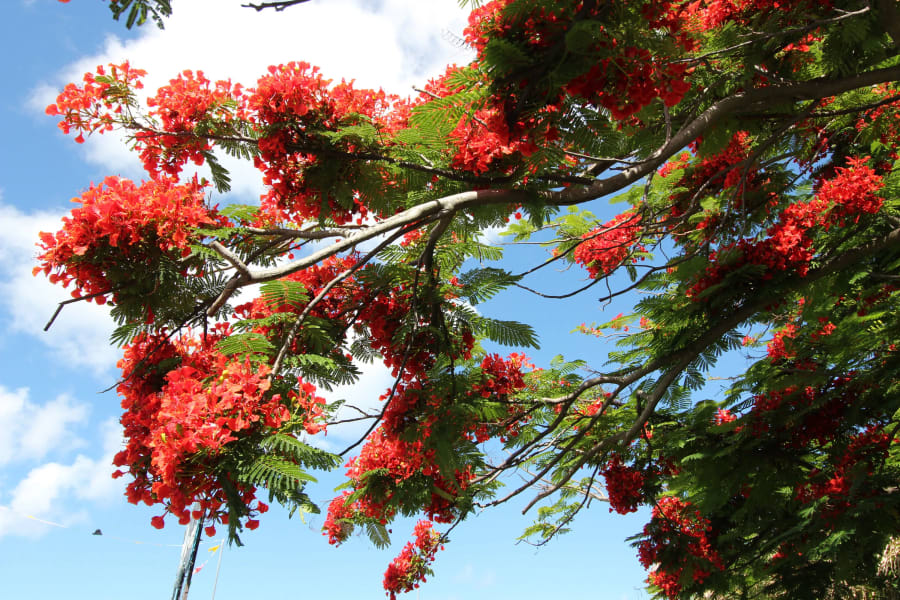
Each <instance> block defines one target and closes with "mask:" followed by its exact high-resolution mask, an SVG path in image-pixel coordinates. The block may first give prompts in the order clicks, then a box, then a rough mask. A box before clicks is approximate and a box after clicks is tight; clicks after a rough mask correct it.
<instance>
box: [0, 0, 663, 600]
mask: <svg viewBox="0 0 900 600" xmlns="http://www.w3.org/2000/svg"><path fill="white" fill-rule="evenodd" d="M240 4H241V0H190V1H187V0H176V1H175V2H174V8H175V12H176V14H175V17H174V18H173V19H172V20H171V21H170V22H169V23H168V26H167V28H166V30H165V31H159V30H157V29H156V28H155V27H153V26H152V25H148V26H146V27H145V28H143V29H141V30H138V31H136V32H128V31H127V30H126V29H125V28H124V25H123V24H120V23H116V22H114V21H112V20H111V18H110V17H109V12H108V10H107V8H106V5H107V3H106V2H104V1H102V0H72V2H70V3H69V4H61V3H59V2H57V1H56V0H7V1H6V2H4V10H3V18H2V21H0V22H2V25H0V27H2V36H0V46H2V55H3V56H4V60H3V61H2V62H0V77H2V79H0V80H2V82H3V85H2V86H0V127H2V129H0V130H2V131H3V132H4V138H3V141H2V143H0V270H2V276H0V331H2V335H0V424H2V430H0V565H2V567H0V573H2V575H3V577H2V579H0V596H2V597H7V598H18V597H29V598H50V597H59V596H64V597H66V598H68V599H71V600H79V599H81V598H85V599H87V598H90V599H91V600H105V599H107V598H109V599H114V598H115V599H118V598H122V597H126V596H127V597H128V598H130V599H131V600H141V599H143V598H147V599H151V598H152V599H154V600H158V599H159V598H162V597H166V594H169V593H170V590H171V587H172V582H173V580H174V575H175V568H176V566H177V562H178V557H179V552H180V550H179V546H180V544H181V541H182V536H183V528H181V527H179V526H177V525H176V524H174V522H170V523H169V524H168V525H167V527H166V528H165V529H164V530H162V531H157V530H155V529H153V528H152V527H150V524H149V522H150V517H151V516H153V515H155V514H159V512H160V511H159V510H158V509H152V508H147V507H136V506H133V505H131V504H128V503H127V502H126V500H125V498H124V496H123V494H122V492H123V483H122V480H117V481H114V480H112V479H111V478H110V476H109V475H110V473H111V472H112V470H113V469H112V466H111V464H110V459H111V456H112V454H113V453H114V452H115V451H116V450H117V449H118V448H119V446H120V443H121V440H120V433H119V429H118V425H117V419H118V414H119V403H118V399H117V398H116V396H115V393H114V392H106V393H100V391H101V390H103V389H106V388H108V387H110V386H112V385H113V384H114V383H115V381H116V371H115V362H116V360H117V358H118V352H117V350H116V349H115V348H113V347H111V346H110V344H109V343H108V341H107V338H108V335H109V332H110V330H111V325H110V321H109V319H108V317H107V316H106V313H105V311H104V309H102V308H100V307H97V306H95V305H89V306H80V305H72V306H69V307H67V308H66V309H65V310H64V311H63V313H62V315H61V316H60V318H59V319H58V320H57V322H56V323H55V324H54V326H53V328H52V329H51V330H50V331H49V332H47V333H45V332H43V331H42V328H43V325H44V323H46V321H47V319H48V318H49V317H50V315H51V314H52V312H53V310H54V308H55V305H56V303H57V302H59V301H60V300H63V299H65V298H66V295H65V292H64V291H62V290H59V289H55V288H53V287H52V286H50V285H49V284H48V283H47V282H46V281H44V280H43V279H37V278H34V277H32V276H31V268H32V266H33V257H34V254H35V247H34V242H35V240H36V239H37V232H38V231H40V230H50V231H55V230H56V229H58V223H59V219H60V217H61V216H62V215H63V214H64V213H65V211H66V210H68V208H69V206H70V205H69V203H68V200H69V198H71V197H72V196H75V195H78V194H79V192H80V191H81V190H83V189H84V188H86V187H87V186H88V185H90V184H91V182H98V181H100V180H102V179H103V178H104V177H105V176H106V175H108V174H117V175H121V176H125V177H132V178H140V177H141V172H140V170H139V163H138V161H137V160H136V159H135V158H134V156H132V155H129V153H128V152H127V150H126V149H125V147H124V145H123V144H122V142H121V141H120V140H118V139H116V138H115V137H112V136H110V137H102V138H95V139H89V140H88V143H86V144H84V145H77V144H75V143H74V142H73V141H72V139H71V138H67V137H64V136H63V135H62V134H61V133H60V132H59V131H58V130H57V128H56V124H55V120H54V119H53V118H50V117H47V116H45V115H44V113H43V109H44V107H45V106H46V105H47V104H48V103H49V102H50V101H51V100H52V99H53V98H54V97H55V94H56V93H57V91H58V90H59V89H60V88H61V87H62V86H63V85H64V84H65V83H66V82H68V81H75V80H79V79H80V77H81V74H82V73H84V72H85V71H88V70H93V69H94V67H95V66H96V65H98V64H105V63H107V62H111V61H114V62H120V61H121V60H123V59H126V58H127V59H129V60H130V61H131V62H132V64H133V65H134V66H136V67H139V68H142V69H145V70H147V71H148V72H149V75H148V77H147V78H146V80H145V81H146V85H147V88H148V89H150V90H154V89H155V88H156V86H158V85H160V84H162V83H164V82H166V81H167V80H168V79H169V78H170V77H172V76H174V75H175V74H176V73H177V72H178V71H180V70H182V69H187V68H190V69H194V70H197V69H202V70H204V71H205V72H206V73H207V75H208V76H209V77H210V78H211V79H218V78H228V77H231V78H232V79H233V80H235V81H241V82H242V83H245V84H247V85H252V83H253V82H254V80H255V78H256V76H258V75H259V74H261V73H263V72H264V70H265V67H266V66H267V65H269V64H278V63H282V62H287V61H290V60H305V61H308V62H311V63H312V64H318V65H320V66H321V67H322V69H323V72H324V73H325V75H326V76H328V77H332V78H335V79H340V78H341V77H344V78H347V79H351V78H353V79H356V80H357V82H358V84H359V85H362V86H370V87H384V88H385V89H387V90H388V91H392V92H396V93H407V92H408V91H409V90H410V86H411V85H413V84H416V83H419V84H421V83H422V82H424V81H425V80H426V79H427V78H428V77H430V76H434V75H437V74H438V73H440V72H441V71H442V70H443V66H444V65H446V64H447V63H449V62H459V63H464V62H466V61H467V60H468V54H467V52H466V51H465V50H464V49H461V48H460V47H459V46H458V45H454V43H453V40H454V39H456V36H459V35H460V34H461V32H462V28H463V26H464V23H465V14H464V13H463V11H461V10H460V9H459V8H458V6H457V3H456V1H455V0H428V1H425V2H423V1H421V0H418V1H409V0H381V1H379V2H362V1H353V0H327V1H325V0H320V1H318V2H316V1H313V2H310V3H308V4H304V5H302V6H299V7H296V8H294V9H292V10H289V11H286V12H284V13H279V14H275V13H269V14H256V13H254V12H252V11H250V10H248V9H242V8H240V6H239V5H240ZM233 176H234V182H235V185H234V192H233V193H232V195H231V196H230V197H229V198H223V199H221V201H222V202H228V201H242V202H252V201H253V199H254V198H255V197H257V196H258V195H259V193H260V190H261V187H260V186H261V184H260V181H259V177H258V175H257V174H256V173H255V172H254V171H253V170H252V169H248V168H246V167H240V168H237V169H235V170H234V171H233ZM601 210H603V212H602V213H601ZM606 210H608V209H597V212H598V213H600V216H601V217H603V216H605V212H606ZM610 213H611V211H610ZM526 258H529V257H528V256H523V257H520V258H519V259H518V260H525V259H526ZM530 258H532V259H533V257H530ZM542 277H543V275H542ZM548 277H549V278H548V279H547V280H546V281H545V280H542V279H538V280H536V281H531V282H530V284H532V285H534V286H535V287H538V288H541V289H544V290H547V289H552V288H553V287H554V286H556V285H563V286H564V289H566V291H568V290H570V289H574V288H575V287H577V286H578V285H580V284H581V283H583V277H584V274H583V273H580V272H569V273H563V274H557V273H551V274H550V275H549V276H548ZM555 277H560V278H561V279H559V280H558V279H555ZM560 281H562V282H563V283H560ZM595 289H596V288H595ZM598 294H599V292H593V291H592V292H590V293H589V294H587V295H586V296H585V297H584V298H580V299H577V300H573V301H570V302H567V303H562V304H554V305H552V306H551V307H550V309H549V310H548V309H547V307H543V308H541V307H540V306H539V305H537V304H535V303H533V302H531V301H530V300H529V299H528V298H527V297H525V296H519V295H516V296H513V297H507V298H505V299H501V300H498V301H494V302H492V303H491V304H489V305H485V307H483V308H482V310H485V311H490V312H492V314H495V315H497V316H502V317H503V318H518V319H522V320H528V321H531V322H533V323H534V324H535V325H536V326H537V328H538V330H539V332H540V333H541V337H542V340H543V344H544V347H543V349H542V351H540V352H537V353H532V355H534V356H535V357H536V359H537V361H538V362H546V361H547V360H549V358H550V357H551V356H553V355H554V354H557V353H560V352H564V353H565V354H566V355H567V357H570V358H575V357H582V358H586V359H589V360H591V359H593V360H595V362H597V363H601V362H603V361H602V359H603V356H604V347H603V346H602V345H601V342H599V341H597V340H594V339H593V338H585V337H583V336H574V335H570V334H569V331H571V330H572V329H573V328H574V327H575V326H577V325H578V324H580V323H581V322H584V321H587V322H591V321H598V322H599V321H606V320H608V319H609V318H611V316H613V315H615V314H616V313H617V312H620V311H622V310H624V309H625V307H624V306H615V305H614V306H610V307H606V309H605V312H602V313H601V307H599V306H598V305H597V303H596V296H597V295H598ZM386 385H387V383H386V378H385V374H384V373H381V372H379V371H377V370H374V369H372V370H369V371H367V372H366V374H365V376H364V378H363V380H362V381H361V382H360V383H359V384H358V385H357V386H356V387H355V388H353V389H349V390H342V391H341V394H342V395H343V396H346V397H352V398H354V399H356V398H362V399H363V400H362V401H363V402H365V399H366V398H376V397H377V396H378V394H379V393H380V392H381V391H382V390H383V388H384V387H386ZM353 433H354V431H344V432H335V433H333V434H332V435H331V436H330V437H329V438H328V443H329V444H333V445H334V446H335V447H338V446H341V445H342V444H344V443H345V442H346V441H347V440H349V439H351V437H352V435H353ZM340 474H341V473H340V472H337V473H334V474H329V475H326V476H323V477H321V478H320V483H319V484H318V485H316V486H315V487H313V488H311V491H312V496H313V498H314V499H316V500H318V501H321V502H322V503H325V504H327V501H328V500H329V499H330V498H331V497H333V496H334V495H335V494H334V492H333V488H334V487H335V485H337V484H338V483H339V482H340ZM525 500H527V498H523V499H522V500H521V501H513V502H511V503H510V504H509V505H508V506H504V507H501V508H498V509H494V510H490V511H487V512H486V513H484V514H480V515H477V516H475V517H472V518H470V519H469V520H468V521H466V522H465V523H463V524H462V525H461V526H460V527H458V528H457V529H456V530H455V531H454V532H453V536H452V543H450V544H448V545H447V549H446V550H445V551H444V552H442V553H440V554H439V555H438V558H437V562H436V563H435V570H436V576H435V577H434V578H433V579H432V580H430V581H429V582H428V584H427V585H425V586H423V588H421V589H420V590H419V593H418V597H419V598H423V599H429V600H430V599H444V600H451V599H453V598H460V599H461V598H466V599H468V600H480V599H482V598H483V599H488V598H490V599H491V600H495V599H497V598H518V599H526V600H527V599H531V598H534V599H538V598H541V599H544V598H548V597H563V598H603V599H605V598H610V599H613V600H619V599H623V600H626V599H627V600H631V599H635V598H643V597H646V596H645V594H644V593H643V592H641V591H640V589H641V587H642V582H643V580H644V577H645V574H644V572H643V571H642V569H641V568H640V566H639V565H638V563H637V559H636V557H635V551H634V550H633V549H632V548H630V547H629V546H628V545H627V544H626V543H625V542H624V541H623V540H624V538H625V537H627V536H628V535H631V534H633V533H635V532H637V531H639V529H640V528H641V526H642V523H643V520H644V519H645V518H646V515H645V514H644V513H639V514H637V515H630V516H629V517H621V516H619V515H611V514H609V512H608V510H607V505H606V504H597V505H595V506H594V507H593V508H592V510H590V511H587V512H585V513H584V514H583V515H582V516H581V517H580V518H579V519H578V520H577V522H576V526H575V531H574V532H573V533H571V534H569V535H566V536H563V537H562V538H560V539H559V540H557V541H555V542H552V543H551V544H549V545H548V546H546V547H544V548H541V549H535V548H533V547H531V546H528V545H526V544H516V543H515V540H516V538H517V537H518V535H520V534H521V532H522V530H523V529H524V528H525V527H526V526H527V525H528V524H530V522H531V519H532V517H531V516H530V515H525V516H523V515H521V514H520V511H521V508H522V506H523V505H524V501H525ZM321 522H322V519H321V518H320V517H312V518H310V519H308V521H307V522H306V523H304V522H301V521H300V520H299V519H296V518H295V519H288V518H287V516H286V515H285V514H283V513H282V512H280V511H278V510H277V509H274V510H273V511H272V512H270V513H269V514H267V515H265V516H264V518H263V520H262V525H261V526H260V528H259V529H258V530H257V531H255V532H247V533H246V535H244V536H243V537H244V541H245V543H246V546H245V547H243V548H228V549H227V550H226V551H225V555H224V559H223V563H222V570H221V574H220V577H219V583H218V588H217V591H216V598H219V599H223V600H227V599H229V598H235V599H236V598H246V597H247V596H248V594H253V595H254V596H266V595H275V594H278V595H284V596H288V597H292V596H295V595H296V596H302V597H310V598H315V597H328V598H331V599H335V600H336V599H343V598H348V599H349V598H353V599H365V598H373V599H374V598H383V597H384V594H383V591H382V590H381V577H382V574H383V572H384V569H385V567H386V566H387V564H388V562H389V561H390V560H391V558H393V556H394V555H395V554H396V553H397V551H398V550H399V548H400V547H401V546H402V544H403V543H405V541H406V539H407V537H408V536H409V535H410V534H411V530H412V523H411V522H400V523H397V524H396V525H395V526H394V528H393V530H394V536H395V542H396V543H395V545H394V547H393V548H392V549H389V550H384V551H378V550H376V549H374V548H373V547H372V546H371V544H370V543H369V542H368V541H367V540H366V539H364V538H358V539H356V538H354V539H351V540H350V541H349V542H348V543H346V544H345V545H344V546H342V547H341V548H337V549H335V548H332V547H330V546H328V544H327V543H326V541H325V539H324V537H323V536H322V535H321V534H320V532H319V528H320V526H321ZM97 528H99V529H101V530H102V532H103V535H102V536H93V535H91V533H92V532H93V531H94V530H95V529H97ZM215 543H216V541H215V540H208V541H204V546H203V547H202V548H201V550H200V557H199V559H198V564H202V563H204V561H207V560H208V564H206V566H205V567H204V568H203V570H201V572H200V573H198V574H197V575H196V576H195V578H194V583H193V586H192V590H191V598H205V597H209V596H210V594H211V589H212V583H213V579H214V577H213V576H214V572H215V563H216V560H217V558H218V555H216V554H212V553H209V552H208V551H207V549H208V548H209V547H210V546H212V545H214V544H215ZM415 596H416V595H415V594H410V595H408V597H409V598H413V597H415Z"/></svg>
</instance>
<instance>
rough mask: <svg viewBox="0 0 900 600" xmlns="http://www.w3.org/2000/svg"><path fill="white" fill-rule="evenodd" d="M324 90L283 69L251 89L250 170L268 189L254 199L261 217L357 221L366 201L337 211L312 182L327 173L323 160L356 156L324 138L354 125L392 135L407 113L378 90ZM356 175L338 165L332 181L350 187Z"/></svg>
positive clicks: (310, 76) (344, 86) (304, 69)
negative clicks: (255, 139) (254, 144)
mask: <svg viewBox="0 0 900 600" xmlns="http://www.w3.org/2000/svg"><path fill="white" fill-rule="evenodd" d="M330 84H331V80H329V79H325V78H324V77H322V75H321V73H320V72H319V69H318V67H313V66H311V65H309V64H308V63H305V62H299V63H298V62H291V63H288V64H287V65H279V66H277V67H275V66H273V67H269V74H268V75H265V76H263V77H261V78H260V79H259V81H258V82H257V85H256V89H254V90H251V94H250V97H249V98H248V101H247V106H248V108H249V109H250V110H251V111H253V114H252V116H251V121H252V122H253V123H254V124H255V125H256V126H257V127H258V128H259V129H260V131H261V133H262V135H261V136H260V138H259V150H260V155H259V156H258V157H257V158H256V159H255V163H256V166H257V168H259V169H260V170H261V171H262V172H263V175H264V179H263V180H264V182H265V183H266V184H267V185H268V186H270V188H271V189H270V191H269V192H268V193H267V194H266V195H264V196H263V198H262V200H263V202H262V204H263V209H264V210H265V211H267V212H271V213H273V214H280V215H283V216H285V217H287V218H297V219H298V220H301V221H302V220H306V219H315V218H318V216H319V214H320V212H321V210H322V208H323V206H326V207H327V212H328V215H329V216H330V217H331V218H333V219H334V220H335V221H337V222H338V223H347V222H350V221H351V220H352V219H353V218H357V219H359V220H360V222H361V220H362V219H363V218H365V216H366V214H367V211H368V209H367V208H366V207H367V204H368V203H367V202H366V199H364V198H356V200H357V202H354V203H352V205H349V204H348V203H347V202H344V203H343V204H342V203H341V202H340V201H339V199H338V198H337V197H335V196H334V195H333V194H332V193H331V192H330V191H329V190H327V189H322V185H324V182H317V181H315V176H314V174H315V171H316V169H317V168H324V167H327V166H328V164H329V163H328V161H331V162H332V163H333V162H334V160H335V157H336V156H340V155H341V154H342V153H353V152H354V151H357V150H359V149H360V148H358V147H357V146H355V145H354V144H352V143H350V144H347V143H340V144H337V145H335V143H334V142H332V141H331V140H330V139H329V138H328V137H327V136H326V135H325V134H326V133H327V132H334V131H336V130H338V129H339V128H341V127H343V126H347V125H356V124H359V123H367V124H374V125H375V126H376V127H377V128H379V129H380V130H382V131H385V132H392V131H396V130H397V129H399V128H401V127H402V126H404V124H405V117H406V116H407V115H408V107H407V106H406V103H405V102H401V101H400V99H399V97H397V96H394V95H389V94H386V93H385V92H384V91H382V90H378V91H374V90H368V89H356V88H354V87H353V83H352V82H350V83H348V82H346V81H342V82H341V83H339V84H337V85H334V86H331V85H330ZM328 150H331V151H332V156H328ZM317 151H318V152H317ZM322 152H324V154H325V156H323V154H322ZM358 169H359V165H358V164H357V163H352V162H346V163H344V165H343V167H342V172H341V174H340V178H341V179H342V180H343V181H344V182H345V183H348V184H349V185H351V186H352V185H353V181H354V179H355V178H356V177H357V176H358V174H359V171H358ZM311 175H313V177H312V179H313V180H312V181H311V178H310V176H311Z"/></svg>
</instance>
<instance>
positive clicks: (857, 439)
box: [796, 425, 890, 517]
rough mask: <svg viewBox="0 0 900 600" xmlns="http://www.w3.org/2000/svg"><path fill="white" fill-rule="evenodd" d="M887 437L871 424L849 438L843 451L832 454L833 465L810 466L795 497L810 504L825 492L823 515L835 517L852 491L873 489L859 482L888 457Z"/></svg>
mask: <svg viewBox="0 0 900 600" xmlns="http://www.w3.org/2000/svg"><path fill="white" fill-rule="evenodd" d="M889 444H890V438H889V437H888V435H887V433H885V432H884V431H883V430H882V429H881V427H880V426H878V425H870V426H869V427H868V428H867V429H866V430H865V431H863V432H861V433H858V434H856V435H854V436H852V437H851V438H850V443H849V444H847V446H846V448H845V449H844V452H843V454H842V455H840V456H837V457H834V459H833V460H832V462H833V464H834V466H833V467H832V468H831V470H830V471H826V472H823V471H821V470H819V469H813V470H812V471H811V472H810V474H809V481H808V482H806V483H802V484H799V485H798V486H797V488H796V498H797V499H798V500H799V501H800V502H803V503H804V504H809V503H811V502H814V501H815V500H818V499H820V498H823V497H825V496H828V497H829V499H830V506H829V509H828V511H827V512H826V516H828V517H834V516H837V515H839V514H840V513H842V512H843V511H845V510H847V508H849V507H850V499H851V495H852V494H856V495H860V494H866V493H872V490H870V489H867V486H865V485H862V484H863V483H864V480H865V478H867V477H871V475H872V474H873V472H874V469H875V468H876V466H877V464H878V463H880V462H881V461H883V460H884V459H885V458H886V457H887V453H888V446H889Z"/></svg>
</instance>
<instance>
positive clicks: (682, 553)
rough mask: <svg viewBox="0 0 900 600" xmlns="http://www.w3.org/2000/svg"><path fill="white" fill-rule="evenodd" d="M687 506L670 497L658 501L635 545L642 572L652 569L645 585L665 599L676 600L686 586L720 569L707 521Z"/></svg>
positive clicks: (712, 536)
mask: <svg viewBox="0 0 900 600" xmlns="http://www.w3.org/2000/svg"><path fill="white" fill-rule="evenodd" d="M690 506H691V504H690V502H685V501H683V500H681V499H680V498H677V497H674V496H666V497H663V498H660V500H659V502H658V503H657V505H656V506H654V507H653V514H652V517H651V519H650V522H649V523H647V525H646V526H644V532H643V538H644V539H643V540H642V541H641V542H640V544H639V545H638V557H639V559H640V561H641V564H642V565H643V566H644V568H645V569H651V568H652V567H653V566H654V565H655V566H656V569H655V570H653V571H652V572H651V573H650V575H649V577H648V581H649V582H650V583H651V584H653V585H655V586H656V587H658V588H659V589H660V590H662V592H663V593H664V594H665V595H666V597H668V598H678V597H679V594H680V593H681V590H682V588H683V587H684V586H685V585H690V582H693V583H698V584H699V583H703V581H704V580H706V578H707V577H709V575H710V573H711V572H712V571H713V569H715V570H722V569H724V565H723V564H722V559H721V557H720V556H719V553H718V551H717V550H716V548H715V547H714V546H713V541H714V539H715V535H714V532H713V531H712V528H711V527H710V524H709V521H708V520H707V519H706V518H704V517H703V516H702V515H701V514H700V511H691V510H690Z"/></svg>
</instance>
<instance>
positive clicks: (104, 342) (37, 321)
mask: <svg viewBox="0 0 900 600" xmlns="http://www.w3.org/2000/svg"><path fill="white" fill-rule="evenodd" d="M61 217H62V211H60V212H58V213H57V212H51V211H37V212H33V213H23V212H21V211H19V210H18V209H16V208H15V207H12V206H8V205H5V204H3V203H2V197H0V306H2V307H3V308H4V309H5V311H4V312H5V313H6V317H5V318H0V327H2V328H3V329H6V330H8V331H14V332H22V333H26V334H29V335H33V336H35V337H36V338H37V339H38V340H40V341H41V342H42V343H44V344H46V345H47V346H49V347H50V348H51V349H52V350H53V351H54V353H55V354H56V355H57V356H58V357H59V358H60V359H62V361H63V362H64V364H67V365H69V366H70V367H74V368H79V367H87V368H88V369H90V370H91V371H92V372H93V373H94V374H95V375H97V376H102V375H104V374H106V373H108V370H109V369H110V367H112V366H114V365H115V363H116V359H117V354H118V353H117V351H116V350H115V348H113V347H112V346H111V345H110V343H109V335H110V333H111V332H112V329H113V324H112V320H111V319H110V318H109V310H108V309H107V308H105V307H99V306H97V305H96V304H88V303H86V302H76V303H73V304H69V305H67V306H66V307H65V308H63V310H62V312H61V313H60V315H59V317H58V318H57V319H56V322H55V323H54V324H53V327H52V328H51V329H50V331H48V332H45V331H44V325H45V324H46V323H47V321H48V320H49V319H50V317H51V316H52V315H53V312H54V311H55V310H56V307H57V305H58V304H59V302H61V301H63V300H67V299H69V298H70V296H69V295H68V293H67V292H66V290H64V289H63V288H61V287H60V286H59V285H52V284H51V283H50V282H49V281H47V278H46V277H43V276H41V275H39V276H37V277H35V276H33V275H32V268H33V267H34V266H35V265H36V264H37V263H36V261H35V256H36V255H37V248H36V246H35V243H36V242H37V240H38V234H39V232H40V231H50V232H55V231H57V230H58V229H59V228H60V225H61V223H60V218H61Z"/></svg>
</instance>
